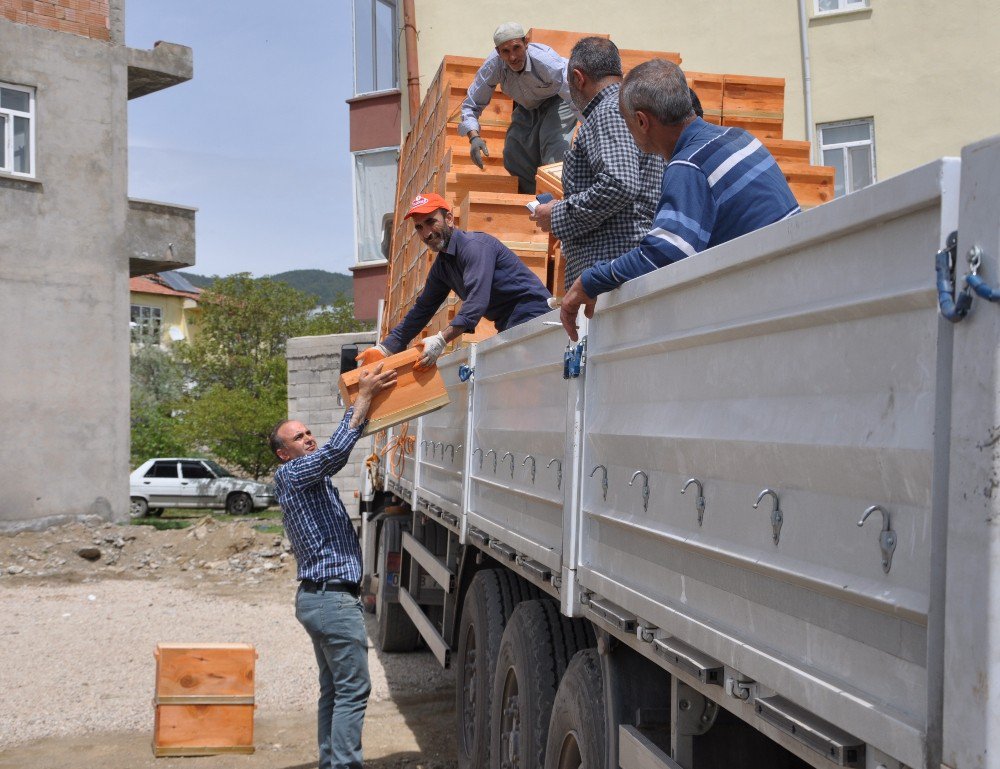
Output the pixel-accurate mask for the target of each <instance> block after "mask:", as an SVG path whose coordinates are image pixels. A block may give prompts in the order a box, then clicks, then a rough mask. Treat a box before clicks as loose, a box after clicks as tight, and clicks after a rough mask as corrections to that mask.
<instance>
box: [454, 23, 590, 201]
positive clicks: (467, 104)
mask: <svg viewBox="0 0 1000 769" xmlns="http://www.w3.org/2000/svg"><path fill="white" fill-rule="evenodd" d="M493 45H494V46H496V49H495V50H494V51H493V52H492V53H491V54H490V55H489V56H488V57H487V58H486V61H485V62H483V66H482V67H480V68H479V72H477V73H476V77H475V79H474V80H473V81H472V85H470V86H469V92H468V95H467V96H466V97H465V101H464V102H462V122H461V123H460V124H459V126H458V133H459V135H460V136H468V137H469V144H470V149H469V154H470V155H471V156H472V161H473V162H474V163H475V164H476V165H477V166H479V167H480V168H482V167H483V155H486V156H487V157H489V154H490V153H489V149H488V148H487V146H486V142H485V140H483V138H482V137H481V136H480V135H479V116H480V115H481V114H482V112H483V110H484V109H485V108H486V106H487V105H488V104H489V103H490V100H491V99H492V98H493V89H495V88H496V87H497V86H498V85H499V86H500V90H501V91H503V92H504V93H505V94H507V95H508V96H509V97H510V98H511V99H513V100H514V112H513V115H512V116H511V122H510V127H509V128H508V129H507V138H506V139H505V140H504V145H503V165H504V168H506V169H507V171H508V172H509V173H510V174H511V175H512V176H516V177H517V179H518V191H519V192H521V193H523V194H533V193H534V192H535V172H536V171H537V170H538V167H539V166H541V165H545V164H547V163H559V162H562V159H563V155H564V154H565V152H566V150H567V149H569V141H570V138H571V136H572V133H573V127H574V126H575V125H576V120H577V112H576V108H575V107H574V105H573V100H572V98H571V97H570V93H569V81H568V80H567V77H566V59H564V58H563V57H562V56H560V55H559V54H558V53H556V52H555V51H554V50H552V49H551V48H549V47H548V46H547V45H542V44H541V43H526V42H525V40H524V27H522V26H521V25H520V24H517V23H516V22H513V21H509V22H507V23H505V24H501V25H500V26H499V27H497V29H496V32H494V33H493Z"/></svg>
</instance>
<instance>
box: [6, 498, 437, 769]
mask: <svg viewBox="0 0 1000 769" xmlns="http://www.w3.org/2000/svg"><path fill="white" fill-rule="evenodd" d="M295 585H296V582H295V565H294V558H293V557H292V556H291V553H290V552H289V548H288V543H287V541H286V540H283V539H282V538H281V537H280V536H276V535H274V534H263V533H261V532H259V531H257V530H255V529H254V526H253V522H251V521H240V522H237V523H220V522H217V521H214V520H213V519H211V518H206V519H203V520H202V521H200V522H199V523H198V524H197V525H195V526H193V527H191V528H188V529H179V530H166V531H157V530H156V529H154V528H152V527H150V526H131V525H129V526H118V525H113V524H106V523H103V522H100V521H89V522H85V523H78V524H71V525H68V526H62V527H57V528H53V529H49V530H47V531H44V532H21V533H20V534H17V535H14V536H3V535H0V616H3V618H4V620H3V622H2V623H0V768H4V769H5V768H7V767H10V768H11V769H13V768H14V767H16V768H17V769H62V767H67V769H68V768H70V767H73V768H74V769H76V768H77V767H80V768H83V769H86V768H88V767H94V769H98V768H99V769H140V768H141V767H156V768H157V769H171V768H173V767H178V768H180V767H183V768H184V769H202V768H205V769H235V768H236V767H241V768H242V767H246V769H307V768H308V767H314V766H315V765H316V741H315V740H316V737H315V734H316V725H315V698H316V695H317V685H316V680H315V679H316V668H315V660H314V658H313V654H312V646H311V644H310V643H309V640H308V637H307V636H306V634H305V632H304V631H303V630H302V628H301V627H300V626H299V624H298V622H297V621H296V620H295V617H294V613H293V606H292V600H293V596H294V592H295ZM373 620H374V617H371V616H370V615H369V638H371V636H372V634H373V632H374V624H373ZM157 642H192V643H198V642H247V643H253V644H254V646H255V647H256V649H257V653H258V661H257V675H256V692H255V694H256V703H257V709H256V715H255V734H254V741H255V745H256V752H255V753H254V754H253V755H249V756H247V755H228V756H212V757H202V758H154V757H153V754H152V750H151V740H152V728H153V704H152V698H153V685H154V677H155V661H154V657H153V649H154V648H155V644H156V643H157ZM369 665H370V668H371V674H372V696H371V699H370V701H369V706H368V712H367V716H366V721H365V731H364V737H363V740H364V751H365V766H366V767H371V768H372V769H397V768H398V769H402V768H403V767H412V768H414V769H416V768H417V767H422V768H423V769H453V768H454V767H455V766H456V762H455V755H454V750H455V749H454V729H453V724H454V689H453V685H454V676H453V674H452V673H451V671H443V670H441V668H440V667H439V666H438V664H437V662H436V661H435V660H434V659H433V657H432V656H431V655H430V654H429V653H427V652H416V653H413V654H405V655H383V654H380V653H377V652H376V651H375V650H374V649H372V650H371V651H370V653H369Z"/></svg>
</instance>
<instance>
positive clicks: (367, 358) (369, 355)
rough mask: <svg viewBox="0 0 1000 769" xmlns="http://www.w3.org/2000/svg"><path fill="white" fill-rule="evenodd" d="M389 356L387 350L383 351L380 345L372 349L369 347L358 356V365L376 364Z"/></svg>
mask: <svg viewBox="0 0 1000 769" xmlns="http://www.w3.org/2000/svg"><path fill="white" fill-rule="evenodd" d="M389 355H390V353H389V351H388V350H387V349H385V348H384V347H383V346H382V345H380V344H377V345H375V346H374V347H369V348H368V349H367V350H365V351H364V352H363V353H361V354H360V355H359V356H358V365H359V366H368V365H371V364H372V363H378V362H379V361H380V360H384V359H385V358H388V357H389Z"/></svg>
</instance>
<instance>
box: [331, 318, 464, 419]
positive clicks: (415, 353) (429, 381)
mask: <svg viewBox="0 0 1000 769" xmlns="http://www.w3.org/2000/svg"><path fill="white" fill-rule="evenodd" d="M438 330H440V329H438ZM420 354H421V353H420V350H419V349H417V348H415V347H411V348H409V349H407V350H403V352H401V353H398V354H396V355H390V356H389V357H388V358H386V359H385V360H383V361H381V363H382V364H383V366H385V367H387V368H394V369H396V374H397V379H396V386H395V387H392V388H390V389H388V390H386V391H384V392H381V393H379V394H378V395H376V396H375V397H374V398H373V399H372V404H371V407H370V408H369V409H368V420H369V421H368V426H367V427H366V428H365V431H364V434H365V435H371V434H372V433H374V432H378V431H379V430H384V429H385V428H386V427H391V426H392V425H398V424H399V423H400V422H405V421H407V420H408V419H414V418H416V417H419V416H421V415H423V414H429V413H430V412H432V411H437V410H438V409H439V408H442V407H443V406H447V405H448V403H449V399H448V391H447V389H446V388H445V386H444V380H443V379H442V378H441V372H440V371H438V369H437V366H432V367H431V368H429V369H420V370H418V369H417V368H416V364H417V361H418V360H419V359H420ZM375 365H377V364H371V365H369V366H362V367H361V368H358V369H355V370H354V371H348V372H347V373H346V374H341V376H340V381H339V382H338V385H339V387H340V395H341V397H342V398H343V401H344V403H346V404H352V405H353V403H354V401H355V400H356V399H357V397H358V381H359V380H360V379H361V372H362V371H365V370H367V369H370V368H372V367H374V366H375Z"/></svg>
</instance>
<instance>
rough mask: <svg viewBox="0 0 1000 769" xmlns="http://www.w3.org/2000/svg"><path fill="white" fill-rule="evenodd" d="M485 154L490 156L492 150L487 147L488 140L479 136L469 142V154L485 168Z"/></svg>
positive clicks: (476, 162) (474, 161) (473, 160)
mask: <svg viewBox="0 0 1000 769" xmlns="http://www.w3.org/2000/svg"><path fill="white" fill-rule="evenodd" d="M483 155H485V156H486V157H489V156H490V151H489V149H487V147H486V142H485V141H483V139H482V137H480V136H477V137H476V138H475V139H473V140H472V141H471V142H469V156H470V157H471V158H472V162H473V163H475V164H476V165H477V166H479V167H480V168H483Z"/></svg>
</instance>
